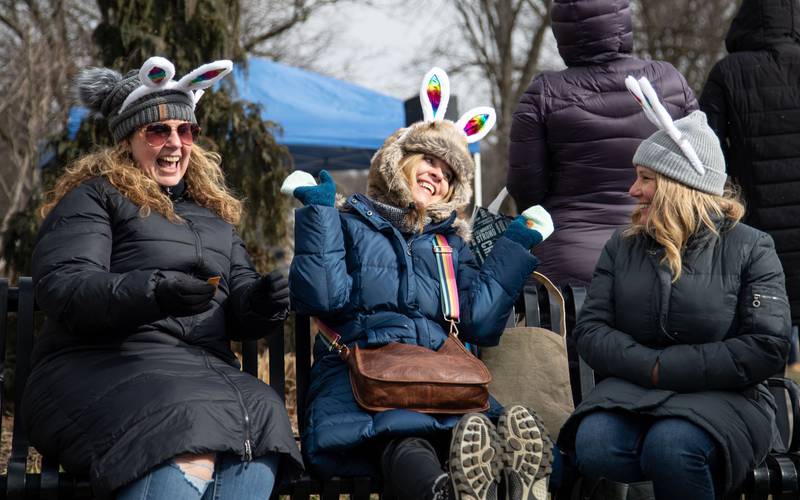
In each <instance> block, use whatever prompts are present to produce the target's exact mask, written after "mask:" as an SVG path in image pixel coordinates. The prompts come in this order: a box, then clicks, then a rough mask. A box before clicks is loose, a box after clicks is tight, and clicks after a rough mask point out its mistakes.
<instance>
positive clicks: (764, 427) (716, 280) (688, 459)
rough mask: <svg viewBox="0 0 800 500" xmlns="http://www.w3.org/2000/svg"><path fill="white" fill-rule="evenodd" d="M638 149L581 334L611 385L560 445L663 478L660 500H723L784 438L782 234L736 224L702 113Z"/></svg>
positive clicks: (592, 463)
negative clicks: (773, 390)
mask: <svg viewBox="0 0 800 500" xmlns="http://www.w3.org/2000/svg"><path fill="white" fill-rule="evenodd" d="M675 125H676V127H677V128H678V129H679V130H680V132H681V133H682V134H683V138H684V139H685V140H687V141H688V143H689V144H690V145H691V147H692V148H693V149H694V151H695V152H696V154H697V156H698V157H699V158H698V159H699V161H697V162H695V163H692V162H691V160H689V159H688V158H689V157H690V156H687V155H686V153H685V151H684V150H683V149H681V148H680V147H679V146H678V144H677V143H676V142H675V141H674V140H673V139H671V138H670V137H669V136H668V135H667V133H665V132H664V131H663V130H661V131H659V132H656V133H655V134H653V135H652V136H651V137H650V138H649V139H647V140H645V141H644V142H643V143H642V144H641V146H639V148H638V149H637V151H636V154H635V155H634V158H633V163H634V164H635V165H636V174H637V179H636V182H635V183H634V184H633V185H632V186H631V188H630V194H631V196H633V197H634V198H636V199H637V200H638V202H639V205H638V208H637V209H636V211H635V212H634V215H633V220H632V224H631V225H630V226H629V228H628V229H627V230H625V231H624V232H621V233H617V234H615V235H614V237H613V238H612V239H611V240H610V241H609V242H608V243H607V244H606V246H605V249H604V250H603V253H602V255H601V256H600V260H599V262H598V264H597V268H596V270H595V273H594V276H593V278H592V284H591V288H590V290H589V296H588V298H587V300H586V302H585V304H584V306H583V309H582V310H581V313H580V317H579V319H578V324H577V326H576V328H575V335H576V337H577V345H578V351H579V353H580V355H581V356H582V357H583V358H584V359H585V360H586V362H587V363H588V364H589V365H590V366H591V367H592V368H593V369H594V370H595V372H596V373H597V374H598V375H599V376H600V377H603V380H602V381H601V382H600V383H599V384H598V385H597V386H596V387H595V388H594V390H593V391H592V392H591V393H589V394H588V396H587V397H586V398H585V400H584V401H583V402H582V403H581V404H580V405H579V406H578V408H577V409H576V410H575V413H574V414H573V416H572V417H571V418H570V419H569V420H568V421H567V423H566V424H565V426H564V428H563V430H562V432H561V435H560V436H559V441H558V443H559V446H560V447H561V448H562V449H564V450H567V451H568V452H570V453H574V455H575V460H576V462H577V465H578V468H579V469H580V471H581V473H582V474H583V475H585V476H586V477H588V478H590V479H592V480H599V479H600V478H606V479H609V480H612V481H618V482H625V483H633V482H639V481H645V480H650V481H652V482H653V487H654V491H655V497H656V498H657V499H663V500H666V499H676V498H687V499H688V498H692V499H697V500H701V499H709V500H710V499H713V498H715V495H716V496H719V495H721V494H722V493H725V492H727V491H729V490H731V489H733V488H735V487H737V486H738V485H740V483H741V482H742V481H743V480H744V478H745V475H746V473H747V471H748V470H750V469H752V468H753V467H754V466H755V465H756V464H757V463H759V462H760V461H761V460H763V459H764V457H765V456H766V455H767V453H768V452H769V450H770V447H771V444H772V442H773V439H774V438H775V436H776V434H775V429H774V426H775V424H774V421H775V402H774V400H773V398H772V396H771V395H770V393H769V391H768V390H767V388H766V386H765V384H764V381H765V380H766V379H767V378H768V377H770V376H771V375H773V374H774V373H776V372H778V371H780V370H781V369H782V368H783V365H784V363H785V358H786V355H787V353H788V349H789V305H788V301H787V298H786V290H785V285H784V276H783V272H782V269H781V264H780V261H779V260H778V257H777V255H776V253H775V248H774V245H773V242H772V238H771V237H770V236H769V235H767V234H765V233H762V232H761V231H758V230H756V229H753V228H751V227H749V226H746V225H744V224H741V223H739V220H740V219H741V217H742V215H743V213H744V208H743V206H742V205H741V203H740V202H738V201H737V200H736V199H735V198H733V197H731V196H730V194H729V193H727V192H724V191H723V188H724V185H725V182H726V175H725V162H724V158H723V156H722V151H721V149H720V146H719V141H718V140H717V138H716V136H715V135H714V132H713V131H712V130H711V128H710V127H709V126H708V125H707V123H706V118H705V115H704V114H703V113H702V112H700V111H695V112H694V113H692V114H690V115H689V116H687V117H686V118H683V119H681V120H678V121H677V122H675Z"/></svg>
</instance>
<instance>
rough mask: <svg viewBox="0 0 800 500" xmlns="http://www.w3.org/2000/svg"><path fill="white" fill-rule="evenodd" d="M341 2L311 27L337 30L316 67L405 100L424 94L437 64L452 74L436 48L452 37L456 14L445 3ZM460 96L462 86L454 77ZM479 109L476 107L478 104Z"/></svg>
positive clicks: (322, 13) (412, 0)
mask: <svg viewBox="0 0 800 500" xmlns="http://www.w3.org/2000/svg"><path fill="white" fill-rule="evenodd" d="M372 3H373V5H371V6H370V5H363V4H355V3H349V2H344V3H338V4H335V5H333V6H330V7H327V8H325V9H324V10H323V11H320V12H319V13H318V14H317V15H316V16H314V17H313V18H312V19H311V20H310V21H309V22H308V26H307V27H306V29H308V30H309V31H311V32H313V31H314V30H318V29H321V28H330V27H331V25H332V27H333V29H334V33H335V36H334V40H333V43H332V44H331V45H330V46H329V48H328V49H327V50H326V52H325V54H324V56H323V57H322V58H321V60H319V61H317V62H316V63H315V64H314V66H315V68H318V69H319V70H321V71H322V72H324V73H326V74H328V75H330V76H334V77H336V78H341V79H345V80H348V81H351V82H353V83H356V84H358V85H362V86H364V87H367V88H370V89H373V90H376V91H379V92H383V93H386V94H389V95H392V96H394V97H398V98H401V99H406V98H409V97H414V96H416V95H418V93H419V84H420V81H421V79H422V76H423V75H424V73H425V72H426V71H427V70H428V69H430V68H431V67H432V66H434V65H438V66H441V67H442V68H443V69H445V71H447V70H448V61H447V60H446V58H439V59H438V60H437V59H435V58H433V57H432V56H431V52H432V49H433V46H434V45H436V44H437V43H438V42H439V41H440V40H442V39H443V38H445V37H447V36H449V35H452V32H451V31H448V30H452V29H453V27H452V26H453V19H454V13H453V12H452V7H450V6H449V4H448V3H447V2H446V1H445V0H424V1H423V0H407V1H404V2H399V1H397V0H374V1H373V2H372ZM451 85H452V88H453V91H454V93H455V94H456V95H458V93H459V92H458V91H459V86H458V82H457V81H454V80H452V79H451ZM476 105H477V104H476Z"/></svg>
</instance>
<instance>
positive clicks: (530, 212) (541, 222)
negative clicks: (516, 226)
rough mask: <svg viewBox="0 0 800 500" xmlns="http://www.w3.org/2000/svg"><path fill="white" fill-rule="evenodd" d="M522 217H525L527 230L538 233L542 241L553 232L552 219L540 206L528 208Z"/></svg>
mask: <svg viewBox="0 0 800 500" xmlns="http://www.w3.org/2000/svg"><path fill="white" fill-rule="evenodd" d="M522 216H523V217H525V223H526V225H527V226H528V229H533V230H535V231H538V232H539V234H541V235H542V241H544V240H546V239H547V237H548V236H550V235H551V234H553V231H555V227H554V226H553V218H552V217H550V214H549V213H547V210H545V209H544V207H542V206H541V205H534V206H532V207H530V208H528V209H527V210H525V211H524V212H522Z"/></svg>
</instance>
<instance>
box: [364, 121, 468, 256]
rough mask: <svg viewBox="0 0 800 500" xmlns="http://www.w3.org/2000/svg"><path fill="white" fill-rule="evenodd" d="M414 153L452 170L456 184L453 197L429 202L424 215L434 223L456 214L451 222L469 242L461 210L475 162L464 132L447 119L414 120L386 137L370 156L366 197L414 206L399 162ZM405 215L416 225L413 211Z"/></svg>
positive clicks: (464, 204) (463, 206) (464, 205)
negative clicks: (437, 161) (439, 201)
mask: <svg viewBox="0 0 800 500" xmlns="http://www.w3.org/2000/svg"><path fill="white" fill-rule="evenodd" d="M414 153H423V154H429V155H432V156H435V157H437V158H439V159H441V160H443V161H444V162H446V163H447V164H448V165H450V168H452V169H453V174H454V175H455V177H454V180H455V186H454V190H453V196H452V198H451V199H450V201H448V202H447V203H436V204H433V205H430V206H429V207H428V208H427V210H426V212H425V215H427V216H428V217H430V218H431V220H432V221H433V222H441V221H444V220H446V219H447V218H448V217H450V215H451V214H452V213H453V212H454V211H455V212H456V214H457V216H456V219H455V222H454V223H453V225H454V226H455V228H456V231H457V233H458V235H459V236H461V237H462V238H464V239H465V240H467V241H469V240H470V239H471V236H472V234H471V230H470V227H469V223H468V222H467V220H466V218H465V215H464V210H465V209H466V207H467V205H468V204H469V202H470V200H471V199H472V179H473V177H474V175H475V164H474V163H473V161H472V157H471V156H470V154H469V149H468V148H467V141H466V139H465V137H464V134H463V133H461V132H460V131H459V130H458V129H457V128H456V126H455V124H454V123H453V122H451V121H449V120H435V121H423V122H417V123H414V124H412V125H410V126H409V127H407V128H401V129H399V130H397V131H396V132H395V133H394V134H392V135H391V136H389V138H388V139H386V141H385V142H384V143H383V146H381V148H380V149H379V150H378V151H377V152H376V153H375V155H374V156H373V157H372V163H371V164H370V169H369V178H368V180H367V196H369V197H370V198H372V199H373V200H376V201H379V202H381V203H386V204H388V205H392V206H394V207H398V208H402V209H406V208H413V207H414V200H413V198H412V195H411V187H410V186H409V185H408V182H407V181H406V178H405V176H404V175H403V172H402V171H401V170H400V166H399V165H400V160H402V159H403V157H405V156H407V155H409V154H414ZM408 217H409V220H408V221H407V222H408V223H409V225H410V226H413V225H416V224H417V222H418V221H417V218H418V213H417V212H416V210H410V211H409V215H408Z"/></svg>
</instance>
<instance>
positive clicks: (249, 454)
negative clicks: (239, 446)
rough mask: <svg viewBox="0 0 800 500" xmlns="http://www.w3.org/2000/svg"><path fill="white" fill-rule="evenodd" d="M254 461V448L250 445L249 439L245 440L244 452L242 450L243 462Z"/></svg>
mask: <svg viewBox="0 0 800 500" xmlns="http://www.w3.org/2000/svg"><path fill="white" fill-rule="evenodd" d="M252 461H253V446H252V445H251V444H250V440H249V439H245V440H244V450H242V462H252Z"/></svg>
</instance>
